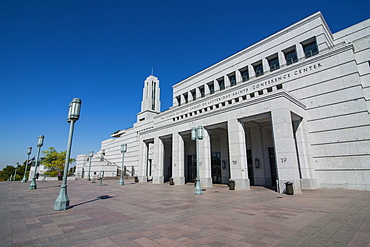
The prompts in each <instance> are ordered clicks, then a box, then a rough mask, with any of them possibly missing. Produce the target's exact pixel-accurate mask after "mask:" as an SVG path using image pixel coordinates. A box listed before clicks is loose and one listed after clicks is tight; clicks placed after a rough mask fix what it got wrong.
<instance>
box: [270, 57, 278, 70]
mask: <svg viewBox="0 0 370 247" xmlns="http://www.w3.org/2000/svg"><path fill="white" fill-rule="evenodd" d="M267 61H268V62H269V66H270V71H271V72H272V71H274V70H277V69H280V64H279V58H278V57H277V56H275V57H273V58H271V59H268V60H267Z"/></svg>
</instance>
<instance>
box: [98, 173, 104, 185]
mask: <svg viewBox="0 0 370 247" xmlns="http://www.w3.org/2000/svg"><path fill="white" fill-rule="evenodd" d="M103 178H104V171H101V172H100V183H99V185H100V186H102V185H103Z"/></svg>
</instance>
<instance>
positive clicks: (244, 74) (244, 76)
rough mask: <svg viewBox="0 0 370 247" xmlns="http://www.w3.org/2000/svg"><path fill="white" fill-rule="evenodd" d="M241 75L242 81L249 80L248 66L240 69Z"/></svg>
mask: <svg viewBox="0 0 370 247" xmlns="http://www.w3.org/2000/svg"><path fill="white" fill-rule="evenodd" d="M240 75H241V77H242V81H248V80H249V73H248V68H246V69H243V70H240Z"/></svg>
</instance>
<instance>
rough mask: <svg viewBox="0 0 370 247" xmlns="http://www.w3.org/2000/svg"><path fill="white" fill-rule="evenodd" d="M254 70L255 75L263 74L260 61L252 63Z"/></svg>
mask: <svg viewBox="0 0 370 247" xmlns="http://www.w3.org/2000/svg"><path fill="white" fill-rule="evenodd" d="M253 68H254V72H255V73H256V77H258V76H261V75H263V66H262V61H261V62H259V63H257V64H255V65H253Z"/></svg>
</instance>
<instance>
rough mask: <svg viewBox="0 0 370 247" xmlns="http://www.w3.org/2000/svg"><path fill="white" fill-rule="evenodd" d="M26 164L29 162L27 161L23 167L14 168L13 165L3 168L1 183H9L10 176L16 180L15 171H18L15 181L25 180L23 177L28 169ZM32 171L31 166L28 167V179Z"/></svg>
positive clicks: (0, 172)
mask: <svg viewBox="0 0 370 247" xmlns="http://www.w3.org/2000/svg"><path fill="white" fill-rule="evenodd" d="M26 162H27V160H25V161H24V162H23V165H19V164H18V165H17V166H16V167H14V166H11V165H7V166H6V167H4V168H3V170H2V171H0V181H7V180H8V179H9V178H10V176H12V180H13V179H14V177H13V176H14V174H15V169H17V173H16V176H15V180H16V181H20V180H22V179H23V175H24V169H25V168H26ZM30 169H31V165H28V166H27V174H26V177H27V176H28V173H29V171H30Z"/></svg>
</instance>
